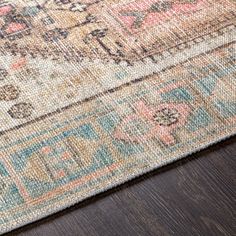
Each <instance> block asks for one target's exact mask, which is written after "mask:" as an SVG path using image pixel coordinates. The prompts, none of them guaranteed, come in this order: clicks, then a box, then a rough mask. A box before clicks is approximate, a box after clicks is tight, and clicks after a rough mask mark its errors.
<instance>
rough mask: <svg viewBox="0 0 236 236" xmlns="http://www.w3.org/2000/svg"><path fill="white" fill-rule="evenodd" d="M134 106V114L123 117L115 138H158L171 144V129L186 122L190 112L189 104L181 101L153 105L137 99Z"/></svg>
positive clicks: (136, 139)
mask: <svg viewBox="0 0 236 236" xmlns="http://www.w3.org/2000/svg"><path fill="white" fill-rule="evenodd" d="M134 107H135V114H131V115H128V116H127V117H125V118H124V119H123V121H122V122H121V123H120V125H119V126H118V127H117V128H116V130H115V133H114V136H115V138H117V139H120V140H124V141H129V142H144V141H146V140H150V139H152V138H158V139H160V140H161V141H162V142H163V143H164V144H166V145H172V144H174V143H175V139H174V136H173V131H174V130H175V129H176V128H178V127H180V126H183V125H184V124H185V123H186V120H187V117H188V115H189V113H190V108H189V106H188V105H186V104H183V103H181V104H175V103H162V104H160V105H158V106H156V107H153V106H148V105H146V104H145V103H144V102H143V101H139V102H137V103H136V104H135V105H134Z"/></svg>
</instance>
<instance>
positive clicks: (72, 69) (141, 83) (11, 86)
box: [0, 0, 236, 234]
mask: <svg viewBox="0 0 236 236" xmlns="http://www.w3.org/2000/svg"><path fill="white" fill-rule="evenodd" d="M235 40H236V1H235V0H79V1H78V0H17V1H16V0H0V234H1V233H4V232H8V231H11V230H13V229H15V228H18V227H20V226H23V225H25V224H28V223H30V222H34V221H36V220H39V219H41V218H43V217H46V216H48V215H50V214H53V213H55V212H57V211H59V210H62V209H65V208H67V207H69V206H71V205H73V204H76V203H78V202H80V201H82V200H84V199H86V198H88V197H90V196H93V195H95V194H97V193H100V192H103V191H105V190H107V189H110V188H112V187H115V186H117V185H119V184H122V183H124V182H125V181H128V180H130V179H132V178H135V177H137V176H139V175H141V174H144V173H146V172H148V171H151V170H154V169H155V168H158V167H161V166H163V165H165V164H168V163H171V162H173V161H175V160H178V159H180V158H182V157H186V156H187V155H188V154H191V153H194V152H196V151H199V150H201V149H203V148H206V147H208V146H209V145H211V144H213V143H216V142H218V141H220V140H223V139H225V138H227V137H230V136H232V135H234V134H235V133H236V42H235ZM157 188H158V186H157Z"/></svg>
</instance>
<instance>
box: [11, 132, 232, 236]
mask: <svg viewBox="0 0 236 236" xmlns="http://www.w3.org/2000/svg"><path fill="white" fill-rule="evenodd" d="M235 180H236V137H234V138H231V139H229V140H227V141H224V142H222V143H220V144H218V145H215V146H213V147H211V148H208V149H207V150H204V151H202V152H199V153H197V154H194V155H192V156H190V157H188V158H186V159H184V160H181V161H179V162H176V163H174V164H172V165H169V166H166V167H164V168H161V169H159V170H157V171H154V172H152V173H150V174H148V175H146V176H143V177H141V178H139V179H136V180H134V181H131V182H129V183H127V184H125V185H122V186H120V187H119V188H116V189H113V190H111V191H108V192H106V193H105V194H100V195H98V196H96V197H93V198H90V199H89V200H87V201H84V202H82V203H80V204H77V205H76V206H74V207H72V208H69V209H68V210H65V211H63V212H60V213H58V214H55V215H53V216H50V217H48V218H46V219H44V220H41V221H39V222H36V223H34V224H31V225H28V226H26V227H23V228H21V229H18V230H16V231H14V232H11V233H9V234H7V235H11V236H13V235H17V236H18V235H19V236H74V235H79V236H129V235H130V236H138V235H142V236H144V235H145V236H146V235H151V236H152V235H155V236H156V235H157V236H162V235H177V236H178V235H180V236H192V235H193V236H195V235H199V236H211V235H212V236H218V235H236V229H235V228H234V226H236V219H235V216H236V189H235V186H236V185H235Z"/></svg>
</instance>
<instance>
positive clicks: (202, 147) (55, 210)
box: [0, 131, 236, 235]
mask: <svg viewBox="0 0 236 236" xmlns="http://www.w3.org/2000/svg"><path fill="white" fill-rule="evenodd" d="M235 135H236V131H233V132H232V133H231V132H229V133H228V134H227V135H220V137H218V138H215V139H214V140H213V141H212V142H209V143H207V144H204V145H202V146H200V147H198V148H196V149H194V150H192V151H191V152H188V153H183V154H181V155H179V156H176V157H174V158H173V159H171V160H168V161H165V162H163V163H161V164H157V165H155V166H152V167H150V168H149V169H146V170H145V171H140V172H137V173H135V174H133V175H131V176H129V178H127V179H125V180H122V181H120V182H118V183H117V182H116V183H114V184H111V185H109V186H107V187H106V188H104V189H101V190H98V191H94V192H93V193H91V194H89V195H88V196H86V197H83V198H81V199H77V200H75V201H72V202H70V203H69V204H68V205H66V206H65V205H64V206H60V207H57V208H54V209H53V210H52V211H50V212H47V213H46V214H42V215H40V216H38V217H35V218H34V219H32V220H30V221H21V223H19V224H15V225H14V226H13V227H9V228H6V229H4V230H3V231H1V230H0V235H2V234H5V233H9V232H11V231H13V230H16V229H19V228H21V227H24V226H26V225H29V224H32V223H35V222H37V221H39V220H42V219H44V218H47V217H50V216H52V215H53V214H56V213H58V212H60V211H63V210H66V209H67V208H70V207H72V206H74V205H76V204H79V203H81V202H83V201H84V200H86V199H89V198H91V197H94V196H96V195H98V194H101V193H104V192H106V191H108V190H111V189H113V188H116V187H118V186H121V185H122V184H124V183H127V182H129V181H132V180H134V179H135V178H138V177H140V176H142V175H144V174H147V173H150V172H151V171H154V170H156V169H158V168H161V167H163V166H166V165H170V164H172V163H174V162H176V161H178V160H180V159H183V158H187V157H188V156H190V155H193V154H194V153H197V152H200V151H202V150H205V149H207V148H208V147H210V146H213V145H215V144H217V143H220V142H222V141H225V140H227V139H230V138H231V137H234V136H235Z"/></svg>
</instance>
